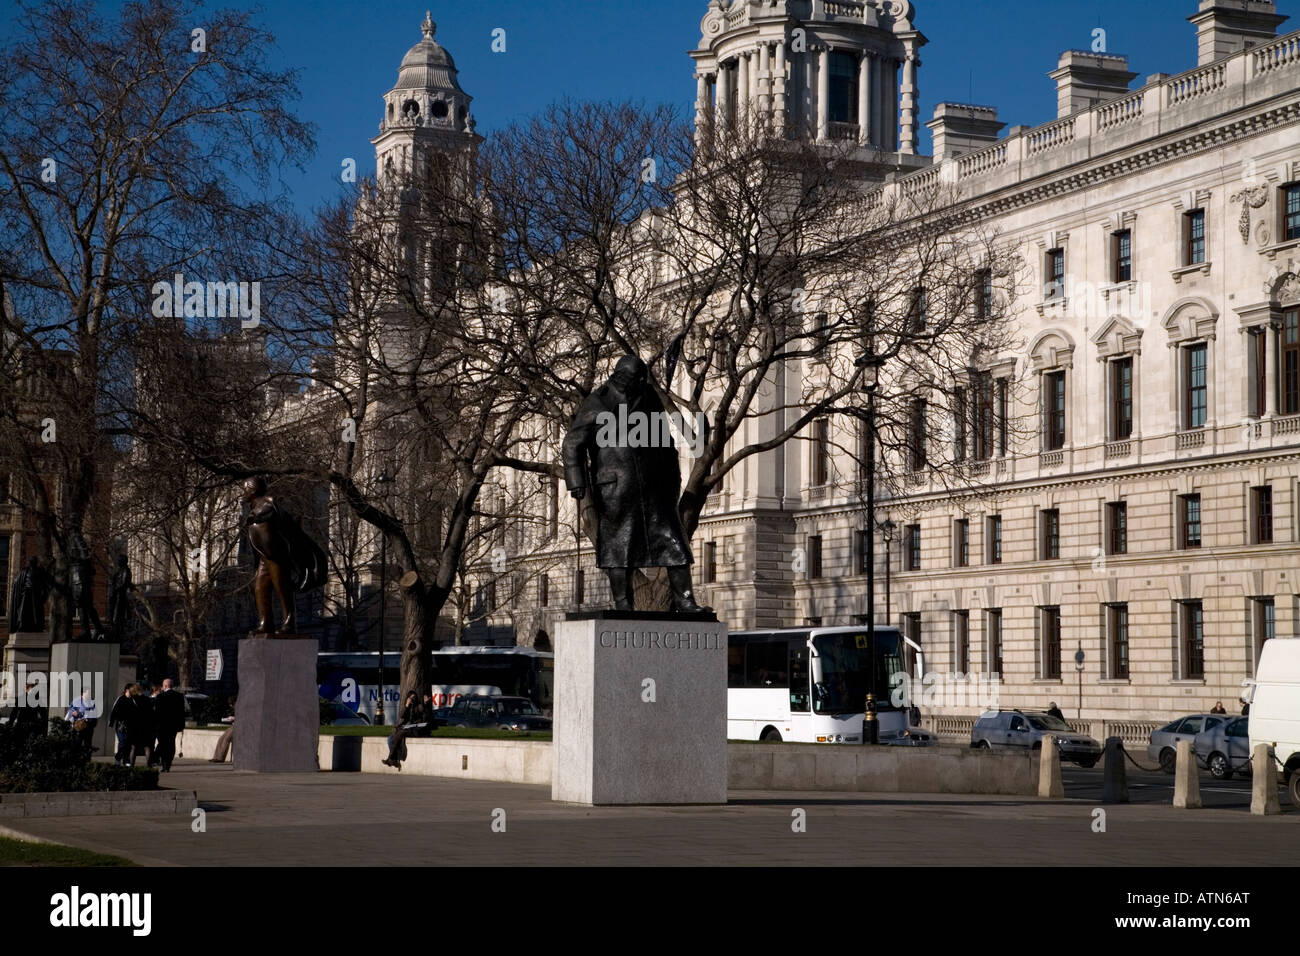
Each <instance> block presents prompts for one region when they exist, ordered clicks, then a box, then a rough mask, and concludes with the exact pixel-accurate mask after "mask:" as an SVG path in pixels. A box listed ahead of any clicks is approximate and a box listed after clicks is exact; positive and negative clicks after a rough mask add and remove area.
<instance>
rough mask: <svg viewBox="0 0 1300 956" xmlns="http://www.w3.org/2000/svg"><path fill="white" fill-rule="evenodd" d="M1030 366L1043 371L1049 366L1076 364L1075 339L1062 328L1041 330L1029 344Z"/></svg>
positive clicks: (1064, 366)
mask: <svg viewBox="0 0 1300 956" xmlns="http://www.w3.org/2000/svg"><path fill="white" fill-rule="evenodd" d="M1029 363H1030V368H1032V369H1033V370H1034V371H1035V372H1041V371H1043V370H1044V369H1049V368H1072V367H1073V366H1074V339H1072V338H1071V337H1070V335H1069V333H1068V332H1065V331H1063V330H1061V329H1047V330H1045V331H1043V332H1039V333H1038V335H1037V336H1035V337H1034V341H1033V342H1032V343H1031V344H1030V346H1029Z"/></svg>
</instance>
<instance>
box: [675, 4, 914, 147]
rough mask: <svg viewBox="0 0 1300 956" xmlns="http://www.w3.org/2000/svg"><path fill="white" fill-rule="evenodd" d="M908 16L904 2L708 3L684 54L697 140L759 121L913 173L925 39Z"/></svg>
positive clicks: (707, 139)
mask: <svg viewBox="0 0 1300 956" xmlns="http://www.w3.org/2000/svg"><path fill="white" fill-rule="evenodd" d="M912 18H913V10H912V4H911V3H910V2H909V0H710V3H709V10H708V13H706V14H705V16H704V19H703V20H702V21H701V23H700V31H701V34H702V36H701V39H700V43H699V46H698V47H697V48H696V49H695V50H693V51H691V57H692V58H693V59H694V60H695V64H696V72H695V78H696V84H697V85H696V93H697V96H696V120H695V123H696V141H697V142H699V143H707V142H713V141H715V139H714V138H715V137H716V141H718V142H722V141H725V137H726V136H727V132H728V130H734V129H736V128H737V126H738V124H742V123H744V124H759V123H762V124H766V125H768V126H769V128H771V129H772V130H774V131H775V132H777V133H778V134H781V135H787V136H807V137H809V138H813V139H816V140H820V141H828V140H854V141H856V142H857V143H858V144H860V145H861V146H862V147H864V148H868V149H871V150H874V151H879V152H883V153H892V154H895V156H896V160H897V163H898V164H899V165H906V166H915V165H918V163H917V161H916V160H913V159H911V158H910V157H913V156H915V155H916V152H917V135H918V126H919V124H918V117H917V72H918V70H919V68H920V66H921V59H920V49H921V47H922V46H924V45H925V44H926V42H927V41H926V38H925V36H924V35H923V34H922V33H921V32H920V31H918V30H917V29H916V28H915V27H914V26H913V25H912ZM917 159H919V157H917Z"/></svg>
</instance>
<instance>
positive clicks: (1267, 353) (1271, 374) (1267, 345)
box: [1260, 321, 1281, 418]
mask: <svg viewBox="0 0 1300 956" xmlns="http://www.w3.org/2000/svg"><path fill="white" fill-rule="evenodd" d="M1280 341H1281V338H1280V337H1279V335H1278V329H1277V327H1276V326H1275V325H1274V324H1273V323H1272V321H1270V322H1268V324H1266V325H1265V326H1264V334H1263V335H1261V336H1260V342H1261V343H1264V417H1265V418H1272V417H1274V416H1275V415H1276V414H1277V359H1278V354H1279V353H1278V343H1279V342H1280Z"/></svg>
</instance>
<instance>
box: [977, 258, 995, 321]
mask: <svg viewBox="0 0 1300 956" xmlns="http://www.w3.org/2000/svg"><path fill="white" fill-rule="evenodd" d="M992 317H993V272H992V271H991V270H989V269H981V270H980V271H979V272H977V273H975V318H976V319H978V320H979V321H981V322H986V321H988V320H989V319H990V318H992Z"/></svg>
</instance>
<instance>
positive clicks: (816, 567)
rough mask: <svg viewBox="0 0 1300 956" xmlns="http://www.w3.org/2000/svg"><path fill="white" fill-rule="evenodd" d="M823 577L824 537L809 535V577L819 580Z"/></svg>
mask: <svg viewBox="0 0 1300 956" xmlns="http://www.w3.org/2000/svg"><path fill="white" fill-rule="evenodd" d="M821 576H822V536H821V535H819V534H810V535H808V577H809V578H819V577H821Z"/></svg>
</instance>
